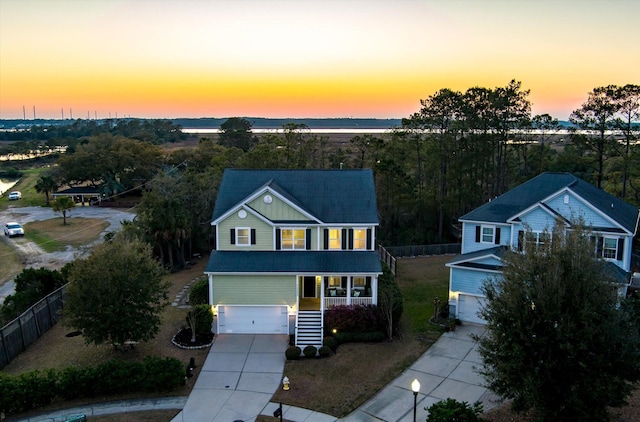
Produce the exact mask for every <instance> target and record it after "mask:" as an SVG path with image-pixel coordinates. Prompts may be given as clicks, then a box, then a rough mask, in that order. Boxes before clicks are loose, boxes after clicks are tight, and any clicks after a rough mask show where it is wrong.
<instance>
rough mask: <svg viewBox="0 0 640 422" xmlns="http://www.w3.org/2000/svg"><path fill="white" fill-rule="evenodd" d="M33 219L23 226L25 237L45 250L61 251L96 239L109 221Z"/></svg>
mask: <svg viewBox="0 0 640 422" xmlns="http://www.w3.org/2000/svg"><path fill="white" fill-rule="evenodd" d="M62 223H63V219H62V217H60V218H52V219H50V220H41V221H33V222H31V223H27V224H25V226H24V230H25V237H26V238H27V239H29V240H31V241H32V242H34V243H36V244H37V245H38V246H40V247H41V248H42V249H44V250H45V251H47V252H57V251H63V250H65V249H66V247H67V246H72V247H74V248H79V247H81V246H83V245H88V244H91V243H92V242H93V241H95V240H96V239H98V237H99V235H100V233H102V232H103V231H104V230H105V229H106V228H107V227H109V223H108V222H106V221H104V220H102V219H99V218H81V217H75V218H67V224H66V225H63V224H62Z"/></svg>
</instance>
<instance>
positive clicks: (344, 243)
mask: <svg viewBox="0 0 640 422" xmlns="http://www.w3.org/2000/svg"><path fill="white" fill-rule="evenodd" d="M347 231H348V230H347V229H342V236H341V237H342V239H340V240H341V243H342V245H341V249H342V250H343V251H346V250H347V236H348V234H347Z"/></svg>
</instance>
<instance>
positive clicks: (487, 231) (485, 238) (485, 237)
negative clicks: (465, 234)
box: [481, 226, 495, 243]
mask: <svg viewBox="0 0 640 422" xmlns="http://www.w3.org/2000/svg"><path fill="white" fill-rule="evenodd" d="M494 231H495V227H493V226H482V238H481V241H482V243H493V234H494Z"/></svg>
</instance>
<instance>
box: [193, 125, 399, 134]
mask: <svg viewBox="0 0 640 422" xmlns="http://www.w3.org/2000/svg"><path fill="white" fill-rule="evenodd" d="M182 131H183V132H184V133H220V128H217V127H216V128H183V129H182ZM390 131H391V129H387V128H372V129H360V128H344V129H341V128H320V129H314V128H309V129H305V130H303V131H302V132H309V133H317V134H320V135H321V134H329V133H353V134H359V133H388V132H390ZM251 132H253V133H284V132H285V131H284V129H282V128H272V129H264V128H257V129H256V128H252V129H251Z"/></svg>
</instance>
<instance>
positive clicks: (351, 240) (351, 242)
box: [349, 229, 353, 250]
mask: <svg viewBox="0 0 640 422" xmlns="http://www.w3.org/2000/svg"><path fill="white" fill-rule="evenodd" d="M349 250H353V229H349Z"/></svg>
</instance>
